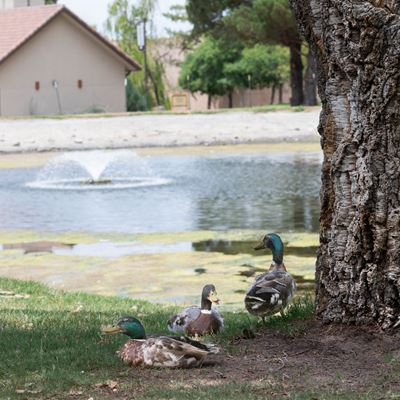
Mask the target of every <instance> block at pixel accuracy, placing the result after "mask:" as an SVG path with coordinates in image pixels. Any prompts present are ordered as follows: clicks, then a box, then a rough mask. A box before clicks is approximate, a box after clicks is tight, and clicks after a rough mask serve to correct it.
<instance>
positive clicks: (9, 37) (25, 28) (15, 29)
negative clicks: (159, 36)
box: [0, 4, 140, 71]
mask: <svg viewBox="0 0 400 400" xmlns="http://www.w3.org/2000/svg"><path fill="white" fill-rule="evenodd" d="M60 13H67V14H68V15H69V16H71V17H72V18H73V19H75V20H76V21H77V22H78V23H79V24H81V25H82V26H83V27H84V28H85V29H86V30H88V31H89V32H90V33H91V34H92V35H93V36H95V37H96V38H97V39H98V40H100V41H101V42H102V43H103V44H105V45H106V46H107V47H109V48H110V49H111V50H113V51H114V52H115V53H116V54H117V55H118V56H119V57H121V58H122V59H123V60H124V61H125V63H126V64H128V65H129V67H130V68H129V69H130V70H132V71H135V70H139V69H140V65H139V64H138V63H137V62H136V61H135V60H133V59H132V58H131V57H130V56H128V55H127V54H126V53H124V52H123V51H122V50H121V49H120V48H119V47H117V46H116V45H115V44H114V43H112V42H111V41H109V40H107V39H106V38H105V37H103V36H102V35H100V34H99V33H98V32H97V31H96V30H94V29H93V28H91V27H90V26H89V25H87V24H86V23H85V22H84V21H82V20H81V19H80V18H79V17H78V16H77V15H75V14H74V13H73V12H72V11H70V10H69V9H68V8H66V7H65V6H63V5H58V4H54V5H46V6H32V7H16V8H12V9H6V10H0V64H1V63H2V62H3V61H5V60H6V59H7V58H8V57H9V56H10V55H11V54H12V53H14V52H15V51H16V50H18V49H19V48H20V47H21V46H22V45H23V44H24V43H26V42H27V41H28V40H29V39H30V38H31V37H32V36H34V35H35V34H36V33H37V32H38V31H40V30H41V29H42V28H43V27H45V26H46V25H47V24H48V23H49V22H50V21H52V20H53V19H54V18H55V17H56V16H57V15H59V14H60Z"/></svg>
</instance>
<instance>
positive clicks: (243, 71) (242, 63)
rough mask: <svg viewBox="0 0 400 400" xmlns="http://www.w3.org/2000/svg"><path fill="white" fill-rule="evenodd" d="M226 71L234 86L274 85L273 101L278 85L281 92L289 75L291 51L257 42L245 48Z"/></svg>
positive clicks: (228, 65) (261, 86) (262, 86)
mask: <svg viewBox="0 0 400 400" xmlns="http://www.w3.org/2000/svg"><path fill="white" fill-rule="evenodd" d="M224 72H225V75H226V76H227V77H228V79H229V80H230V81H231V82H233V85H234V86H239V87H250V86H251V87H250V88H255V87H257V88H264V87H270V86H272V98H271V103H273V101H274V96H275V90H276V88H277V87H278V88H279V89H280V93H281V89H282V86H283V83H284V82H285V81H287V79H288V76H289V52H288V51H287V49H286V48H284V47H281V46H272V45H269V46H268V45H262V44H257V45H255V46H254V47H252V48H245V49H243V51H242V54H241V57H240V59H239V60H237V61H236V62H234V63H232V64H227V65H226V66H225V68H224ZM280 97H282V96H281V95H280Z"/></svg>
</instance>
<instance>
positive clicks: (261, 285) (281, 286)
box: [245, 271, 296, 316]
mask: <svg viewBox="0 0 400 400" xmlns="http://www.w3.org/2000/svg"><path fill="white" fill-rule="evenodd" d="M295 290H296V284H295V281H294V279H293V277H292V276H291V275H290V274H289V273H288V272H286V271H269V272H266V273H264V274H262V275H259V276H258V277H257V278H256V281H255V282H254V284H253V285H252V286H251V287H250V289H249V291H248V292H247V294H246V297H245V305H246V308H247V310H248V311H249V312H250V313H251V314H256V315H261V316H267V315H272V314H275V313H276V312H278V311H280V310H282V309H283V308H284V307H285V306H286V305H287V303H288V302H289V301H290V299H291V298H292V297H293V293H294V291H295Z"/></svg>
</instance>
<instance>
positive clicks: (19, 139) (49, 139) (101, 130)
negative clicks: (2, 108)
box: [0, 109, 319, 153]
mask: <svg viewBox="0 0 400 400" xmlns="http://www.w3.org/2000/svg"><path fill="white" fill-rule="evenodd" d="M318 118H319V109H313V110H311V111H303V112H292V111H279V112H269V113H254V112H225V113H216V114H183V115H173V114H162V115H154V114H148V115H147V114H145V115H137V116H136V115H135V116H125V117H113V118H70V119H61V120H56V119H23V120H8V119H3V120H0V152H3V153H15V152H37V151H40V152H42V151H52V150H88V149H104V148H109V149H112V148H141V147H163V146H194V145H217V144H239V143H274V142H275V143H276V142H285V141H286V142H297V141H301V142H318V141H319V136H318V133H317V125H318Z"/></svg>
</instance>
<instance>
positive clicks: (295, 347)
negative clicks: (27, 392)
mask: <svg viewBox="0 0 400 400" xmlns="http://www.w3.org/2000/svg"><path fill="white" fill-rule="evenodd" d="M303 328H305V329H304V330H302V333H299V334H297V335H295V336H291V335H287V334H283V333H280V332H276V331H275V332H273V331H264V332H262V333H261V334H259V335H257V336H256V337H255V338H254V339H244V338H238V339H237V340H236V341H235V342H234V343H232V346H231V347H230V348H229V350H225V351H224V352H222V353H221V354H218V355H215V356H213V357H212V359H211V358H210V361H212V363H211V364H212V365H206V366H204V367H203V368H200V369H192V370H161V369H158V370H157V369H154V370H150V369H144V368H143V369H141V368H139V369H138V368H135V369H129V367H127V370H126V371H125V372H123V373H121V380H120V382H119V385H118V386H119V388H120V389H121V390H119V389H118V388H117V389H115V388H114V392H113V391H112V390H111V389H110V388H109V387H107V386H105V387H103V388H101V389H99V390H101V395H102V396H107V393H108V395H109V398H113V399H125V398H129V395H128V394H127V393H133V391H134V393H136V394H137V395H138V394H139V393H142V394H145V392H146V390H147V389H148V388H149V387H154V386H158V387H162V388H168V387H171V388H175V389H176V388H177V387H182V388H187V387H191V386H201V385H223V384H227V383H246V384H251V385H252V387H253V388H254V392H255V393H258V394H260V395H268V396H276V397H277V398H283V397H285V396H287V395H288V393H292V392H299V391H300V392H301V391H310V390H321V391H323V392H332V391H340V392H343V393H351V392H353V393H354V392H356V393H359V394H360V393H367V392H371V391H375V390H376V391H379V390H381V389H384V388H385V389H386V390H391V391H392V392H398V391H400V380H399V379H398V375H397V374H398V372H399V366H400V342H399V338H400V334H395V335H388V334H386V333H383V332H381V331H379V330H378V329H376V328H373V327H368V328H365V327H343V326H334V325H333V326H332V325H331V326H326V325H322V324H321V323H319V322H310V323H308V324H307V326H305V327H303ZM128 382H129V383H128ZM126 385H128V386H129V387H130V390H129V391H128V392H126V387H127V386H126ZM122 388H124V389H122ZM382 393H384V392H382ZM99 394H100V393H99ZM380 398H382V399H384V398H386V397H385V395H384V394H382V397H380ZM396 398H397V397H396Z"/></svg>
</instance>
